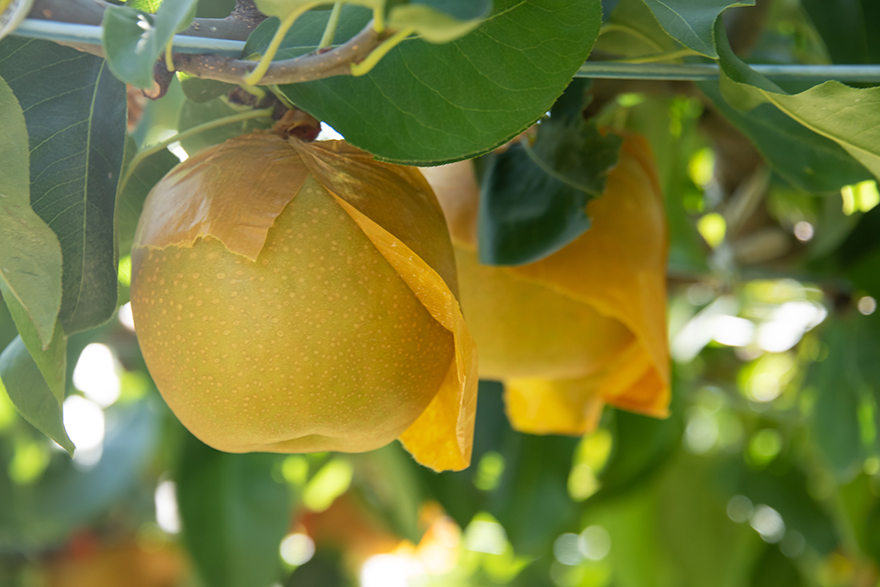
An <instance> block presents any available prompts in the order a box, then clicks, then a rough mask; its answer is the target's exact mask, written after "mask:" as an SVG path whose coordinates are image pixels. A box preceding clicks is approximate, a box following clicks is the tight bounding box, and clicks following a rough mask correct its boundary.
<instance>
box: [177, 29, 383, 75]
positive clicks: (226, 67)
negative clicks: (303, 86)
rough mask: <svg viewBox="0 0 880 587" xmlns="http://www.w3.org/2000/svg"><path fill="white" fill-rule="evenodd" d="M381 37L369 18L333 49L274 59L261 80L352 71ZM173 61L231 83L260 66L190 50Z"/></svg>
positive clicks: (187, 69)
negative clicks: (354, 64)
mask: <svg viewBox="0 0 880 587" xmlns="http://www.w3.org/2000/svg"><path fill="white" fill-rule="evenodd" d="M382 37H383V36H381V35H379V34H378V33H377V32H376V31H375V30H373V23H372V21H370V22H369V23H368V24H367V26H365V27H364V28H363V30H362V31H361V32H359V33H358V34H357V35H355V36H354V37H352V38H351V39H350V40H349V41H348V42H347V43H345V44H343V45H340V46H338V47H336V48H335V49H333V50H331V51H326V52H324V53H318V54H314V53H310V54H308V55H302V56H300V57H296V58H294V59H284V60H281V61H274V62H272V65H270V66H269V69H268V70H266V73H265V74H264V75H263V77H262V78H261V80H260V84H261V85H269V84H293V83H299V82H304V81H311V80H318V79H324V78H327V77H332V76H335V75H351V64H352V63H358V62H359V61H361V60H362V59H364V58H365V57H366V56H367V55H369V54H370V52H371V51H372V50H373V49H375V48H376V47H378V46H379V45H380V43H381V41H382ZM174 64H175V65H176V66H177V69H178V71H184V72H186V73H188V74H190V75H194V76H196V77H201V78H206V79H214V80H219V81H222V82H228V83H232V84H241V83H244V78H245V77H246V76H247V75H248V74H249V73H250V72H251V71H253V70H254V69H255V68H256V66H257V62H255V61H245V60H243V59H232V58H229V57H221V56H219V55H194V54H191V53H175V54H174Z"/></svg>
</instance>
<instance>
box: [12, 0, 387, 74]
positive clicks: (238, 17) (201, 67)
mask: <svg viewBox="0 0 880 587" xmlns="http://www.w3.org/2000/svg"><path fill="white" fill-rule="evenodd" d="M106 6H107V3H106V2H104V1H103V0H36V1H35V2H34V7H33V9H32V10H31V13H30V14H29V16H30V18H38V19H43V20H54V21H61V22H72V23H77V24H89V25H100V24H101V21H102V20H103V17H104V8H105V7H106ZM264 18H265V17H264V16H263V15H262V14H261V13H259V11H257V10H256V7H255V6H254V4H253V2H252V0H239V1H238V2H237V3H236V8H235V10H234V11H233V12H232V14H230V15H229V16H228V17H227V18H197V19H195V20H194V21H193V24H192V25H191V26H190V27H189V28H188V29H187V30H185V31H183V32H182V33H181V34H183V35H190V36H197V37H212V38H222V39H231V40H240V41H243V40H246V39H247V38H248V35H250V33H251V31H253V29H255V28H256V27H257V25H258V24H259V23H260V22H261V21H262V20H263V19H264ZM385 36H386V35H380V34H378V33H376V31H375V30H373V22H372V21H370V22H369V23H368V24H367V26H366V27H365V28H364V29H363V30H362V31H361V32H359V33H358V34H357V35H355V36H354V37H352V38H351V39H350V40H349V41H348V42H347V43H345V44H343V45H340V46H339V47H336V48H334V49H331V50H329V51H323V52H319V53H311V54H307V55H302V56H300V57H297V58H295V59H285V60H281V61H275V62H273V63H272V65H271V66H270V67H269V69H268V71H267V72H266V74H265V75H264V76H263V78H262V80H261V81H260V84H261V85H269V84H291V83H299V82H304V81H312V80H318V79H324V78H328V77H333V76H337V75H351V67H350V66H351V64H352V63H357V62H359V61H361V60H362V59H364V58H365V57H366V56H367V55H369V54H370V52H371V51H372V50H373V49H375V48H376V47H378V46H379V44H380V43H381V42H382V41H383V40H384V38H385ZM68 45H69V46H71V47H74V48H76V49H79V50H80V51H86V52H88V53H91V54H93V55H97V56H99V57H103V56H104V54H103V51H102V49H101V47H100V46H99V45H82V44H68ZM173 60H174V66H175V68H176V69H177V71H182V72H184V73H188V74H190V75H194V76H196V77H200V78H204V79H213V80H218V81H222V82H227V83H232V84H241V83H244V78H245V76H247V75H248V74H249V73H250V72H251V71H253V69H254V68H255V67H256V66H257V63H256V62H255V61H246V60H243V59H234V58H231V57H223V56H220V55H214V54H193V53H174V55H173Z"/></svg>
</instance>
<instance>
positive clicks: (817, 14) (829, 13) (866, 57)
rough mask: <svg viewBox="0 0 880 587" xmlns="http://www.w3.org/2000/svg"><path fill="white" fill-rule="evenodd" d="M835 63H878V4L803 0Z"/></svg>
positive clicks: (853, 0)
mask: <svg viewBox="0 0 880 587" xmlns="http://www.w3.org/2000/svg"><path fill="white" fill-rule="evenodd" d="M801 4H802V5H803V7H804V9H806V11H807V14H808V15H809V16H810V19H811V20H812V21H813V24H814V25H815V27H816V30H817V31H818V32H819V34H820V35H821V36H822V40H823V41H824V42H825V47H826V48H827V49H828V53H829V54H830V55H831V59H832V61H834V62H835V63H847V64H851V63H880V37H878V36H877V31H876V23H878V22H880V3H878V2H876V0H836V1H835V2H828V1H827V0H802V2H801Z"/></svg>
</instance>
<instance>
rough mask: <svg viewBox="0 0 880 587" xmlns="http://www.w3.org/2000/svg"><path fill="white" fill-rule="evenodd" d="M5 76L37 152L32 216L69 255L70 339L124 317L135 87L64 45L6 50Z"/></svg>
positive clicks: (0, 71)
mask: <svg viewBox="0 0 880 587" xmlns="http://www.w3.org/2000/svg"><path fill="white" fill-rule="evenodd" d="M0 76H2V77H4V78H5V79H6V81H7V82H8V83H9V85H10V87H11V88H12V90H13V91H14V92H15V95H16V97H17V98H18V100H19V102H20V103H21V106H22V109H23V111H24V114H25V119H26V121H27V125H28V134H29V136H30V145H31V167H30V174H31V175H30V177H31V206H32V207H33V209H34V211H35V212H36V213H37V214H39V216H40V217H41V218H42V219H43V220H44V221H45V222H47V223H48V224H49V227H50V228H51V229H52V230H53V231H54V232H55V234H56V235H58V238H59V241H60V243H61V251H62V255H63V274H62V284H63V293H62V298H61V311H60V313H59V316H58V318H59V320H60V321H61V324H62V325H63V327H64V330H65V332H66V333H67V334H72V333H73V332H78V331H80V330H85V329H87V328H91V327H93V326H95V325H97V324H100V323H102V322H104V321H105V320H107V319H108V318H110V316H111V315H112V314H113V311H114V310H115V309H116V262H115V258H114V254H115V251H114V237H113V216H114V212H113V208H114V202H115V196H116V184H117V182H118V180H119V173H120V170H121V167H122V153H123V147H124V139H125V103H126V100H125V85H124V84H123V83H121V82H120V81H118V80H117V79H115V78H114V77H113V76H112V75H111V74H110V72H109V70H108V69H107V66H106V63H105V62H104V60H103V59H99V58H97V57H94V56H93V55H88V54H86V53H82V52H79V51H76V50H73V49H68V48H66V47H59V46H58V45H56V44H54V43H49V42H46V41H36V40H22V39H19V38H15V37H10V38H7V39H4V40H3V41H2V42H0Z"/></svg>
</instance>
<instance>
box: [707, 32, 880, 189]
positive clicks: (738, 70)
mask: <svg viewBox="0 0 880 587" xmlns="http://www.w3.org/2000/svg"><path fill="white" fill-rule="evenodd" d="M716 35H717V37H716V40H717V41H718V53H719V55H720V64H721V70H722V72H723V76H722V77H721V91H722V92H723V93H724V97H725V98H726V99H727V101H728V102H730V103H731V104H732V105H733V106H735V107H737V108H739V109H742V110H751V109H753V108H755V107H756V106H759V105H760V104H763V103H769V104H772V105H773V106H776V107H777V108H778V109H779V110H780V111H781V112H783V113H785V114H786V115H787V116H789V117H791V118H792V120H794V121H796V122H798V123H799V124H802V125H803V126H805V127H806V128H808V129H809V130H811V131H813V132H815V133H817V134H820V135H822V136H823V137H825V138H828V139H831V140H832V141H834V142H835V143H837V144H838V145H840V146H841V147H843V148H844V149H845V150H846V151H847V152H848V153H849V154H850V155H852V156H853V157H854V158H855V159H856V160H857V161H859V163H861V164H862V165H864V166H865V167H866V168H867V169H868V170H869V171H870V172H871V173H873V174H874V175H875V176H876V177H878V178H880V88H863V89H859V88H852V87H850V86H847V85H844V84H842V83H840V82H835V81H828V82H825V83H823V84H820V85H818V86H815V87H812V88H810V89H809V90H806V91H804V92H801V93H799V94H793V95H791V94H787V93H785V92H784V91H783V90H782V89H781V88H780V87H779V86H777V85H776V84H774V83H773V82H771V81H770V80H768V79H767V78H766V77H764V76H762V75H761V74H759V73H757V72H755V71H754V70H752V69H751V68H750V67H749V66H748V65H746V64H745V63H744V62H743V61H741V60H740V59H739V58H738V57H737V56H736V55H735V54H734V53H733V51H732V50H731V48H730V44H729V43H728V41H727V36H726V34H725V32H724V27H723V26H721V25H718V26H717V27H716Z"/></svg>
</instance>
